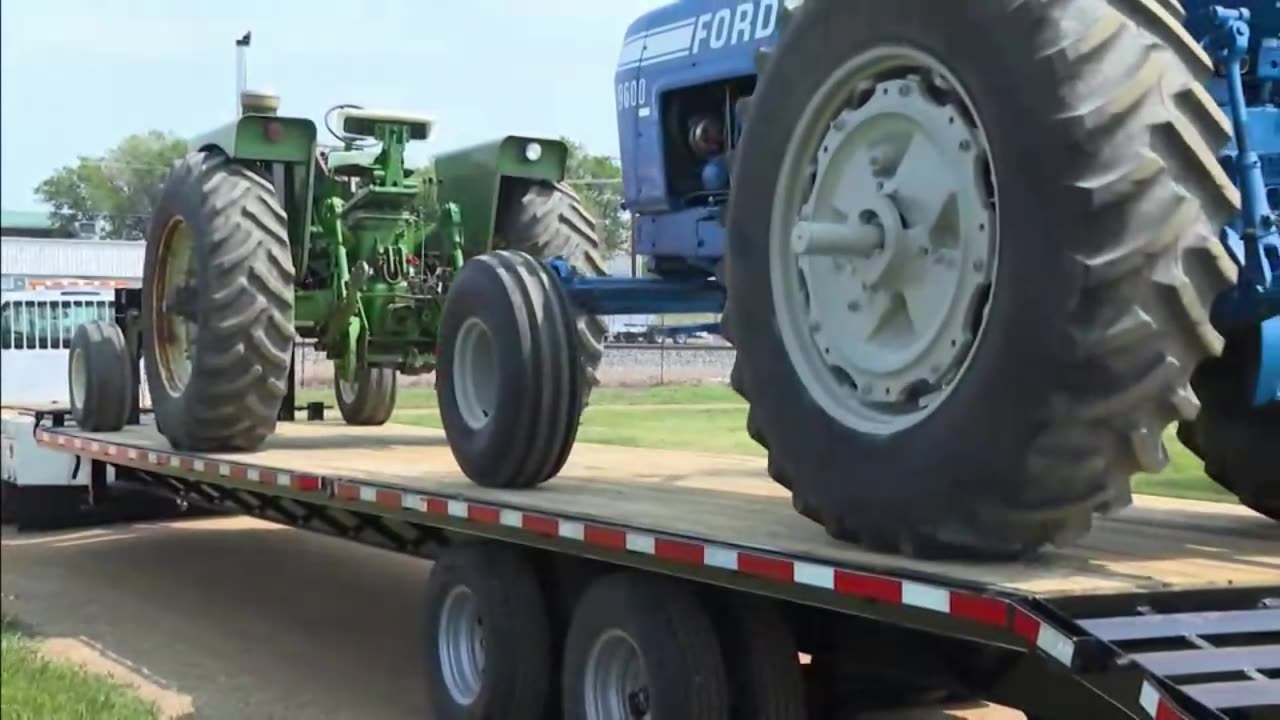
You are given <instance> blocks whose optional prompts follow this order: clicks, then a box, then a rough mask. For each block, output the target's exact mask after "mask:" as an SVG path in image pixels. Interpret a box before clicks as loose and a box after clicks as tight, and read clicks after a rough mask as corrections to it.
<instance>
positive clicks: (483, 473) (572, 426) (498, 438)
mask: <svg viewBox="0 0 1280 720" xmlns="http://www.w3.org/2000/svg"><path fill="white" fill-rule="evenodd" d="M574 325H575V323H574V319H573V315H572V309H571V308H570V307H569V302H568V298H567V297H566V296H565V293H564V289H563V288H562V287H561V286H560V282H559V280H558V279H557V278H556V276H555V274H554V273H553V271H552V270H551V269H550V268H549V267H548V266H546V265H545V264H543V263H541V262H539V261H537V260H535V259H534V258H532V257H530V256H529V255H526V254H524V253H520V252H515V251H510V250H498V251H495V252H492V253H489V254H486V255H480V256H477V257H475V258H472V259H471V260H469V261H467V263H466V265H464V266H463V268H462V271H461V272H459V273H458V275H457V277H456V278H455V279H454V282H453V284H452V285H451V286H450V288H449V295H448V297H447V298H445V305H444V312H443V315H442V317H441V321H440V346H439V347H440V352H439V366H438V367H437V370H436V373H437V381H436V394H437V397H438V398H439V406H440V417H441V420H442V423H443V425H444V431H445V436H446V437H447V438H448V441H449V449H450V450H451V451H452V452H453V456H454V458H455V459H456V460H457V462H458V466H459V467H460V468H461V469H462V471H463V472H464V473H465V474H466V476H467V477H468V478H470V479H471V480H472V481H473V482H475V483H477V484H479V485H482V486H485V487H497V488H529V487H534V486H536V485H538V484H540V483H543V482H545V481H546V480H548V479H550V478H552V477H554V476H555V475H556V474H557V473H558V472H560V469H561V468H562V467H563V466H564V463H565V460H567V459H568V457H569V452H570V451H571V450H572V449H573V443H574V440H575V439H576V438H577V434H578V420H579V418H580V417H581V414H582V405H583V404H582V394H583V393H584V392H585V388H584V385H585V382H584V375H583V374H582V372H581V369H580V368H581V356H580V355H579V354H578V352H577V351H576V350H575V348H574V332H575V330H574Z"/></svg>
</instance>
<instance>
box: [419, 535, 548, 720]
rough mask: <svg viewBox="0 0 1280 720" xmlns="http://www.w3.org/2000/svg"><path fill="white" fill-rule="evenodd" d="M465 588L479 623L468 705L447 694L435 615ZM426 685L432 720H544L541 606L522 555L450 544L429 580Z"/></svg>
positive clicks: (544, 615) (538, 591)
mask: <svg viewBox="0 0 1280 720" xmlns="http://www.w3.org/2000/svg"><path fill="white" fill-rule="evenodd" d="M459 586H461V587H465V588H467V589H468V590H470V591H471V593H472V595H473V597H474V599H475V600H476V602H477V604H478V607H479V615H480V618H481V621H482V623H483V626H484V664H483V667H482V669H481V675H482V678H481V683H480V692H479V694H478V695H477V696H476V698H475V700H474V701H472V702H471V703H470V704H469V705H464V704H461V703H459V702H458V701H457V700H455V699H454V697H453V695H452V694H451V693H450V692H449V688H448V685H447V684H446V682H445V678H444V672H443V670H442V668H441V662H442V660H441V657H440V652H439V650H438V648H439V632H440V627H439V622H438V621H439V618H440V616H441V611H442V609H443V607H444V603H445V600H446V599H447V598H448V596H449V593H450V592H451V591H452V590H454V589H455V588H457V587H459ZM426 618H427V636H426V643H425V647H426V649H427V658H426V663H425V666H426V668H427V673H426V675H427V677H426V688H427V706H428V708H430V711H431V712H430V716H431V717H432V718H438V720H542V718H544V717H546V713H547V709H548V707H549V703H550V702H551V700H553V699H554V693H553V686H552V677H553V671H552V669H551V668H553V667H554V658H552V655H551V631H550V626H549V621H548V619H547V604H546V601H545V599H544V598H543V595H542V590H541V588H540V587H539V585H538V580H537V575H536V574H535V572H534V569H533V566H532V565H531V564H530V562H529V560H528V558H527V557H526V556H525V555H524V554H523V553H522V552H521V551H520V550H519V549H518V548H516V547H511V546H504V545H499V544H494V543H475V544H464V545H457V546H454V547H452V548H450V549H448V550H446V551H445V552H444V554H443V555H442V556H441V557H440V559H439V560H437V561H436V563H435V565H434V566H433V567H432V568H431V574H430V576H429V577H428V579H427V599H426Z"/></svg>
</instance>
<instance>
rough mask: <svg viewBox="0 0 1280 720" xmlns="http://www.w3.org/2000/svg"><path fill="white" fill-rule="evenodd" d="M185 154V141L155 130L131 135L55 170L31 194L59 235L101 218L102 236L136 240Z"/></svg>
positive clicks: (142, 231) (139, 237)
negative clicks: (43, 205) (47, 208)
mask: <svg viewBox="0 0 1280 720" xmlns="http://www.w3.org/2000/svg"><path fill="white" fill-rule="evenodd" d="M186 151H187V144H186V142H185V141H184V140H181V139H179V138H177V137H174V136H172V135H169V134H167V133H163V132H160V131H158V130H152V131H151V132H148V133H144V134H139V135H130V136H129V137H127V138H125V139H124V140H122V141H121V142H120V144H119V145H116V146H115V147H114V148H112V149H111V150H109V151H108V152H107V154H106V155H105V156H104V157H102V158H90V157H80V158H79V159H78V160H77V162H76V163H75V164H74V165H66V166H63V167H61V168H58V169H57V170H55V171H54V172H53V174H52V175H50V176H49V177H47V178H45V179H44V180H43V181H42V182H41V183H40V184H39V185H37V186H36V190H35V192H36V195H37V196H38V197H39V198H40V199H41V200H43V201H44V202H46V203H48V204H49V206H50V207H51V208H52V212H51V213H50V214H51V216H52V218H53V222H54V224H55V225H56V226H57V228H58V229H59V230H61V231H63V232H74V230H75V227H76V224H77V223H81V222H89V221H94V220H98V219H101V220H103V221H104V223H105V227H104V235H105V236H106V237H109V238H113V239H125V240H141V239H142V238H143V237H145V235H146V231H147V223H148V222H150V219H151V212H152V210H153V208H154V207H155V203H156V201H157V200H158V199H159V195H160V189H161V187H162V186H163V185H164V181H165V179H166V178H167V177H168V175H169V170H170V168H172V167H173V164H174V163H175V162H176V161H177V160H178V159H180V158H181V157H182V156H183V155H184V154H185V153H186Z"/></svg>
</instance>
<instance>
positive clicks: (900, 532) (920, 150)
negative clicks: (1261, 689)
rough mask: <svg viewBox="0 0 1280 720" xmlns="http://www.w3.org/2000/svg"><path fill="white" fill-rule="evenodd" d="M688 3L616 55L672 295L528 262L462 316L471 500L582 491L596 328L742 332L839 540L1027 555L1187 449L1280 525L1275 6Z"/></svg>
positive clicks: (803, 507) (771, 448)
mask: <svg viewBox="0 0 1280 720" xmlns="http://www.w3.org/2000/svg"><path fill="white" fill-rule="evenodd" d="M1235 2H1237V4H1239V5H1240V6H1239V7H1237V6H1231V7H1222V6H1213V5H1210V4H1209V3H1208V2H1205V1H1203V0H1188V1H1186V2H1183V3H1179V2H1177V0H895V1H894V2H886V1H885V0H807V1H806V2H799V1H792V0H786V1H784V0H682V1H680V2H674V3H672V4H669V5H666V6H664V7H661V8H659V9H656V10H654V11H652V12H650V13H648V14H646V15H645V16H643V17H641V18H639V19H638V20H636V21H635V23H634V24H633V25H632V26H631V28H630V29H629V30H628V32H627V34H626V37H625V39H624V40H623V46H622V50H621V53H620V55H619V58H618V66H617V79H616V91H617V93H616V94H617V114H618V128H619V137H620V140H621V147H622V165H623V179H624V186H625V197H626V210H628V211H629V212H630V213H632V217H633V219H634V237H633V242H634V245H635V250H636V252H637V253H639V254H641V255H644V256H647V257H648V258H649V268H648V270H649V276H648V277H644V278H638V279H632V278H591V277H582V276H579V275H578V274H576V273H575V272H574V271H573V269H572V268H573V263H571V262H567V261H563V262H562V261H556V260H553V261H551V262H549V263H541V262H537V261H535V260H534V259H533V258H531V257H529V256H527V255H522V254H520V253H515V252H510V251H505V250H500V251H497V252H494V253H491V254H487V255H484V256H481V257H479V258H477V259H474V260H471V261H469V262H468V263H467V264H466V266H465V267H464V268H463V270H462V271H461V272H460V273H459V275H458V276H457V278H456V279H455V281H454V284H453V287H452V288H451V290H450V294H449V300H448V301H447V303H446V308H445V311H444V315H443V321H442V322H443V325H442V330H441V343H442V348H443V351H442V352H441V358H440V369H439V372H440V376H439V377H440V381H439V383H438V387H439V394H440V405H441V410H442V413H443V418H444V425H445V430H446V432H447V433H448V436H449V441H450V444H451V446H452V447H453V449H454V453H455V455H456V457H457V458H458V460H459V463H460V465H461V466H462V467H463V469H464V470H465V471H466V472H467V473H468V475H469V476H470V477H471V478H472V480H473V481H475V482H478V483H481V484H484V485H489V486H500V487H532V486H535V485H538V484H539V483H541V482H543V481H545V480H547V479H548V478H550V477H552V476H554V475H555V474H556V473H557V472H559V471H560V469H561V468H562V466H563V464H564V462H565V459H566V457H567V456H568V454H569V451H570V449H571V447H572V444H573V441H574V437H575V434H576V429H577V424H578V419H579V416H580V414H581V411H582V407H583V405H584V404H585V402H586V401H585V397H586V394H587V390H588V385H589V381H590V377H591V376H590V374H589V373H588V372H587V369H588V368H587V365H588V364H589V363H587V362H585V361H584V360H583V358H584V357H585V355H586V354H584V353H583V352H582V351H581V350H580V349H579V347H578V346H577V345H575V342H576V341H575V337H576V336H577V335H578V333H577V332H576V330H575V328H578V327H580V326H581V323H582V319H583V318H584V317H588V318H589V317H591V316H598V315H609V314H626V313H648V312H721V311H722V312H723V334H724V335H725V337H727V338H728V339H729V340H730V341H731V342H732V343H733V344H734V345H735V347H736V350H737V359H736V365H735V367H734V371H733V376H732V383H733V386H734V388H735V389H736V390H737V391H738V392H739V393H741V394H742V396H743V397H745V398H746V399H747V400H748V401H749V403H750V414H749V417H748V420H747V431H748V433H750V435H751V437H752V438H754V439H755V440H756V441H757V442H759V443H760V444H761V445H762V446H764V447H765V448H767V450H768V452H769V464H768V467H769V473H770V475H771V476H772V477H773V478H774V479H775V480H776V481H777V482H778V483H780V484H782V485H784V486H785V487H787V488H788V489H789V490H790V492H791V493H792V497H793V500H794V505H795V508H796V509H797V510H798V511H799V512H800V513H802V514H803V515H805V516H807V517H809V518H811V519H813V520H814V521H816V522H818V523H821V524H822V525H823V526H824V527H825V528H826V530H827V532H828V533H830V534H831V535H832V536H834V537H837V538H840V539H844V540H848V541H852V542H858V543H862V544H863V545H865V546H868V547H871V548H874V549H882V550H885V551H890V552H901V553H907V554H913V555H920V556H939V555H953V556H954V555H961V556H967V557H1009V556H1017V555H1022V554H1025V553H1028V552H1031V551H1034V550H1035V549H1037V548H1039V547H1041V546H1044V545H1047V544H1062V543H1067V542H1070V541H1072V540H1073V539H1076V538H1079V537H1080V536H1081V535H1083V534H1084V533H1085V532H1087V531H1088V529H1089V527H1090V523H1091V519H1092V517H1093V516H1094V514H1095V513H1098V512H1106V511H1109V510H1114V509H1117V508H1120V507H1123V506H1125V505H1127V504H1128V503H1129V502H1130V489H1129V488H1130V478H1131V476H1133V475H1134V474H1136V473H1140V472H1151V471H1158V470H1160V469H1161V468H1163V467H1164V466H1165V465H1166V464H1167V462H1168V454H1167V449H1166V445H1165V443H1164V440H1165V439H1166V436H1165V433H1166V430H1167V429H1169V428H1170V427H1171V426H1175V425H1176V428H1177V430H1176V432H1177V433H1178V435H1179V437H1181V438H1182V440H1183V442H1184V443H1185V444H1186V445H1187V446H1188V447H1189V448H1191V449H1192V450H1193V451H1194V452H1195V453H1197V454H1198V455H1199V456H1200V457H1201V458H1203V459H1204V461H1205V464H1206V467H1207V471H1208V473H1209V474H1210V476H1211V477H1213V479H1214V480H1216V481H1217V482H1218V483H1220V484H1221V485H1223V486H1224V487H1226V488H1227V489H1229V490H1230V491H1231V492H1233V493H1235V494H1236V495H1237V496H1239V498H1240V499H1241V500H1242V501H1243V502H1244V503H1245V504H1247V505H1249V506H1251V507H1252V508H1254V509H1256V510H1258V511H1259V512H1261V513H1262V514H1264V515H1268V516H1270V517H1271V518H1274V519H1280V241H1278V240H1277V234H1276V232H1277V231H1276V216H1275V214H1274V213H1273V211H1272V207H1280V130H1277V128H1280V109H1278V108H1277V105H1280V103H1278V102H1277V99H1278V98H1280V83H1278V82H1277V81H1280V10H1278V9H1277V8H1276V3H1275V2H1273V1H1272V0H1266V1H1265V2H1264V1H1263V0H1235Z"/></svg>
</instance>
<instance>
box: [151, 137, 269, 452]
mask: <svg viewBox="0 0 1280 720" xmlns="http://www.w3.org/2000/svg"><path fill="white" fill-rule="evenodd" d="M143 278H144V280H143V287H142V335H143V353H144V356H145V358H146V373H147V383H148V385H149V387H150V390H151V402H152V406H153V409H154V411H155V415H156V418H157V421H158V424H159V426H160V427H161V428H162V429H163V432H164V435H165V437H166V438H168V440H169V443H170V444H171V445H173V447H175V448H176V449H179V450H195V451H235V450H252V449H255V448H257V447H258V446H260V445H261V444H262V443H263V441H265V440H266V439H267V437H268V436H270V435H271V434H272V433H273V432H274V431H275V427H276V418H277V415H278V413H279V410H280V404H281V402H282V401H283V400H284V397H285V392H286V389H287V385H288V379H289V365H290V362H291V359H292V352H293V340H294V328H293V280H294V269H293V260H292V256H291V254H290V249H289V236H288V231H287V229H286V222H285V213H284V210H283V209H282V208H281V207H280V203H279V201H278V200H277V199H276V196H275V191H274V190H273V189H272V187H271V184H270V183H269V182H268V181H267V180H265V179H264V178H263V177H262V176H260V175H259V174H257V173H256V172H254V171H253V170H252V169H250V168H248V167H245V166H243V165H240V164H238V163H235V162H233V161H231V160H230V159H228V158H227V157H226V156H224V155H221V154H219V153H214V152H194V153H191V154H189V155H187V156H186V158H185V159H183V160H182V161H181V162H180V163H178V165H177V167H176V168H174V171H173V173H172V174H171V175H170V176H169V180H168V182H167V183H166V184H165V186H164V190H163V192H162V194H161V196H160V200H159V202H158V204H157V207H156V210H155V213H154V214H153V216H152V220H151V229H150V233H149V235H148V237H147V250H146V256H145V260H144V263H143Z"/></svg>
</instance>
